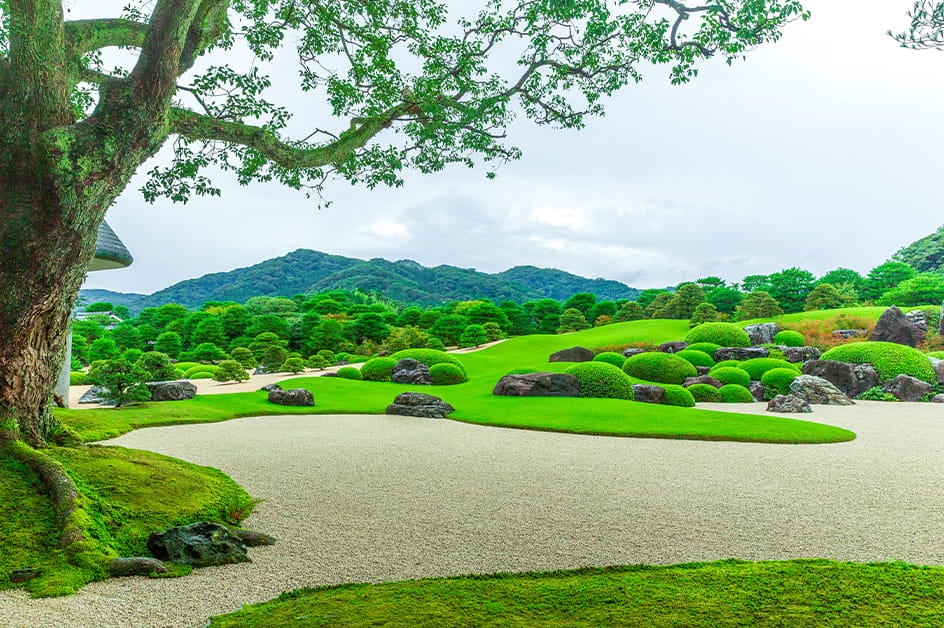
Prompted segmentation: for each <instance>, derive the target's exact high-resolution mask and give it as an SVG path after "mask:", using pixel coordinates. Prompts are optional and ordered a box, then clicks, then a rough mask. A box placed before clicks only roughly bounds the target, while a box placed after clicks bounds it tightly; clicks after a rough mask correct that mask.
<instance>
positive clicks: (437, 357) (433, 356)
mask: <svg viewBox="0 0 944 628" xmlns="http://www.w3.org/2000/svg"><path fill="white" fill-rule="evenodd" d="M390 357H391V358H393V359H394V360H398V361H399V360H402V359H404V358H413V359H414V360H416V361H417V362H419V363H420V364H425V365H426V366H429V367H432V366H433V365H434V364H443V363H445V364H454V365H455V366H458V367H459V370H460V371H462V375H463V377H468V373H466V372H465V366H463V364H462V362H460V361H459V359H458V358H457V357H455V356H453V355H449V354H448V353H446V352H445V351H439V350H438V349H404V350H402V351H397V352H396V353H394V354H393V355H391V356H390Z"/></svg>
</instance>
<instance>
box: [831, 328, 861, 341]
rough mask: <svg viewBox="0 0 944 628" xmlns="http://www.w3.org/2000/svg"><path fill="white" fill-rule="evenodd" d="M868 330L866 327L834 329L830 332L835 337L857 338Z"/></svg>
mask: <svg viewBox="0 0 944 628" xmlns="http://www.w3.org/2000/svg"><path fill="white" fill-rule="evenodd" d="M867 332H868V330H866V329H834V330H833V332H832V334H833V337H835V338H842V339H843V340H847V339H849V338H857V337H859V336H864V335H865V334H866V333H867Z"/></svg>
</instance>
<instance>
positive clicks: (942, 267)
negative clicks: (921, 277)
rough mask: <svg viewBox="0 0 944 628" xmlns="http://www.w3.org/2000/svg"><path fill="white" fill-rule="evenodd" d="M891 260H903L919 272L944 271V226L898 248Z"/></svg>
mask: <svg viewBox="0 0 944 628" xmlns="http://www.w3.org/2000/svg"><path fill="white" fill-rule="evenodd" d="M891 261H893V262H905V263H906V264H909V265H910V266H912V267H914V268H915V270H917V271H918V272H921V273H940V272H944V226H941V227H938V228H937V231H935V232H934V233H932V234H930V235H926V236H924V237H923V238H920V239H918V240H915V241H914V242H912V243H911V244H909V245H908V246H905V247H902V248H900V249H898V251H896V252H895V254H894V255H892V257H891Z"/></svg>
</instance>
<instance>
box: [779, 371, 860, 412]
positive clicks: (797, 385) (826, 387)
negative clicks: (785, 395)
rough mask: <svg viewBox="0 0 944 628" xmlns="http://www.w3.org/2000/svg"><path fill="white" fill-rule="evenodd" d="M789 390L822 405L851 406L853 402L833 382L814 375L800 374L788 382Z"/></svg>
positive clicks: (810, 401) (808, 400)
mask: <svg viewBox="0 0 944 628" xmlns="http://www.w3.org/2000/svg"><path fill="white" fill-rule="evenodd" d="M790 392H791V393H793V394H794V395H796V396H797V397H801V398H802V399H806V401H807V402H809V403H812V404H817V405H824V406H851V405H855V402H854V401H853V400H852V399H850V398H849V397H848V396H846V394H845V393H844V392H842V391H841V390H839V389H838V388H836V387H835V386H834V385H833V384H831V383H830V382H828V381H827V380H825V379H823V378H822V377H816V376H815V375H800V376H799V377H797V378H796V379H794V380H793V381H792V382H790Z"/></svg>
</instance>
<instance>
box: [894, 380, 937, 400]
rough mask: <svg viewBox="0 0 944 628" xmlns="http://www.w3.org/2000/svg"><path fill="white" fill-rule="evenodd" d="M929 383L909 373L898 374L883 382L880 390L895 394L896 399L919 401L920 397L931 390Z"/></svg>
mask: <svg viewBox="0 0 944 628" xmlns="http://www.w3.org/2000/svg"><path fill="white" fill-rule="evenodd" d="M931 388H932V386H931V384H929V383H927V382H923V381H921V380H920V379H918V378H916V377H912V376H911V375H898V376H897V377H893V378H892V379H890V380H888V381H887V382H885V385H884V386H882V390H883V391H885V392H887V393H891V394H893V395H895V397H896V398H897V399H898V401H921V397H923V396H925V395H926V394H928V393H929V392H931Z"/></svg>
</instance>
